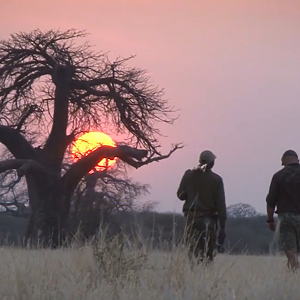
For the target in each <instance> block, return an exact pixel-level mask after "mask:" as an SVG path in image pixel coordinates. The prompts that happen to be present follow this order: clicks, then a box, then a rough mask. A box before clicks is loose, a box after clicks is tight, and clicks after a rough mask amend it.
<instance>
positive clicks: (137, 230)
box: [0, 202, 277, 254]
mask: <svg viewBox="0 0 300 300" xmlns="http://www.w3.org/2000/svg"><path fill="white" fill-rule="evenodd" d="M155 205H156V203H155V202H148V203H146V204H144V205H142V206H135V207H134V209H128V207H127V208H126V209H124V210H117V209H114V210H113V209H111V207H109V210H108V208H107V209H105V208H104V206H103V205H102V206H99V205H98V206H94V207H89V209H88V210H87V209H86V208H84V209H82V210H80V211H78V210H77V211H76V214H73V218H70V226H71V227H72V231H73V233H74V234H75V233H76V232H77V233H78V232H80V236H81V238H82V241H84V240H85V239H89V238H92V237H93V236H95V235H101V234H103V233H102V231H101V229H102V230H104V229H107V232H106V235H107V236H112V235H115V234H118V233H122V234H125V235H126V236H128V238H132V239H136V238H138V239H139V240H143V242H144V243H145V244H147V245H149V246H150V247H159V248H164V249H171V248H172V246H174V245H178V244H180V243H181V242H182V238H183V232H184V227H185V219H184V217H183V216H182V215H181V214H173V213H159V212H156V211H155ZM83 207H84V206H83ZM14 215H17V214H14ZM265 220H266V216H265V215H261V214H259V213H257V212H256V210H255V209H254V208H253V207H252V206H251V205H248V204H242V203H239V204H235V205H231V206H229V207H228V221H227V228H226V233H227V237H226V240H225V245H224V246H225V249H226V253H229V254H268V253H269V252H270V251H276V250H277V248H276V243H273V233H272V232H270V231H269V229H268V227H267V224H266V221H265ZM27 222H28V219H27V218H26V217H24V218H16V217H14V216H13V215H8V213H7V212H6V213H2V214H0V239H1V243H8V244H12V243H14V244H16V245H20V244H21V239H22V236H23V232H24V230H25V228H26V225H27Z"/></svg>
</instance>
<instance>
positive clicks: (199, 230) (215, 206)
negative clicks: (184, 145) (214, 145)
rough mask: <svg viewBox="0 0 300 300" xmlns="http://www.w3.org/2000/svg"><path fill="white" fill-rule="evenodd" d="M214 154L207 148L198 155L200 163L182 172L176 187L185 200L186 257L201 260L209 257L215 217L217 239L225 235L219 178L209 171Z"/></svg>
mask: <svg viewBox="0 0 300 300" xmlns="http://www.w3.org/2000/svg"><path fill="white" fill-rule="evenodd" d="M215 158H216V156H215V155H214V154H213V153H212V152H211V151H209V150H206V151H203V152H202V153H201V155H200V159H199V162H200V164H199V165H198V166H197V167H196V168H194V169H192V170H191V169H188V170H187V171H185V173H184V175H183V177H182V179H181V182H180V185H179V187H178V190H177V197H178V198H179V199H180V200H181V201H185V202H184V205H183V213H184V215H185V217H186V230H187V231H186V233H187V242H188V244H189V256H190V257H192V256H193V255H195V256H196V257H197V258H200V260H201V261H202V260H203V259H204V258H206V257H207V258H208V259H209V261H212V260H213V251H214V248H215V244H216V226H217V221H218V220H219V224H220V232H219V237H220V238H221V240H224V238H225V222H226V203H225V193H224V186H223V180H222V178H221V177H220V176H219V175H217V174H216V173H214V172H212V168H213V166H214V162H215Z"/></svg>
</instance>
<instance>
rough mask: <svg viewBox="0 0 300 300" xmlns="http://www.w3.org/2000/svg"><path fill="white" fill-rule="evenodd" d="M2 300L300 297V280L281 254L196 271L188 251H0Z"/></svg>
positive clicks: (223, 260)
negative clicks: (287, 267)
mask: <svg viewBox="0 0 300 300" xmlns="http://www.w3.org/2000/svg"><path fill="white" fill-rule="evenodd" d="M0 257H1V275H0V287H1V288H0V299H1V300H4V299H20V300H21V299H22V300H23V299H24V300H25V299H26V300H29V299H30V300H43V299H47V300H50V299H55V300H64V299H66V300H68V299H70V300H71V299H72V300H73V299H74V300H76V299H78V300H79V299H86V300H89V299H97V300H98V299H105V300H110V299H124V300H126V299H130V300H135V299H143V300H148V299H149V300H150V299H166V300H168V299H172V300H176V299H185V300H189V299H195V300H196V299H197V300H202V299H203V300H209V299H212V300H221V299H222V300H223V299H226V300H229V299H248V300H249V299H260V300H262V299H263V300H268V299H272V300H277V299H278V300H279V299H280V300H283V299H298V298H299V296H298V295H299V280H300V278H299V277H300V276H299V275H298V274H292V273H290V272H288V271H287V269H286V265H285V259H284V258H283V257H280V256H274V257H267V256H266V257H263V256H261V257H258V256H228V255H218V256H217V257H216V259H215V261H214V263H213V265H211V266H207V267H204V266H201V265H199V266H196V267H194V268H191V266H190V264H189V262H188V260H187V256H186V252H185V250H184V249H183V248H179V249H175V250H174V251H173V252H163V251H155V250H152V251H147V250H146V249H144V248H141V247H140V248H139V249H137V248H136V247H134V246H130V245H128V244H126V245H125V244H124V243H122V242H120V241H119V240H118V239H116V240H114V241H113V242H112V243H111V244H110V245H107V244H104V243H103V242H101V243H99V244H97V245H96V246H91V245H90V246H89V245H87V246H84V247H81V248H80V247H70V248H69V249H59V250H27V249H16V248H8V247H7V248H2V249H0Z"/></svg>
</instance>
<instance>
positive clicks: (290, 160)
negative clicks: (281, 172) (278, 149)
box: [281, 150, 299, 165]
mask: <svg viewBox="0 0 300 300" xmlns="http://www.w3.org/2000/svg"><path fill="white" fill-rule="evenodd" d="M281 162H282V165H290V164H295V163H299V159H298V154H297V153H296V152H295V151H294V150H287V151H285V152H284V153H283V155H282V158H281Z"/></svg>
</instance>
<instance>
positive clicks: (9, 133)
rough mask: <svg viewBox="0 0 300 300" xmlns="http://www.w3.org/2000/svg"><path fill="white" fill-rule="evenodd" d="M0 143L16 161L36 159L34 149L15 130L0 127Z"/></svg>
mask: <svg viewBox="0 0 300 300" xmlns="http://www.w3.org/2000/svg"><path fill="white" fill-rule="evenodd" d="M0 142H1V143H2V144H4V145H5V146H6V147H7V148H8V150H9V151H10V152H11V153H12V154H13V155H14V157H15V158H17V159H36V158H37V157H36V152H35V150H34V148H33V147H32V146H31V145H30V144H29V143H28V142H27V140H26V139H25V138H24V137H23V136H22V135H21V134H20V132H19V131H18V130H16V129H13V128H11V127H8V126H3V125H0Z"/></svg>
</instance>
